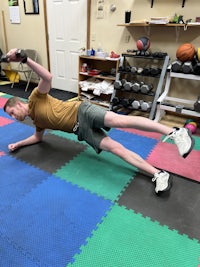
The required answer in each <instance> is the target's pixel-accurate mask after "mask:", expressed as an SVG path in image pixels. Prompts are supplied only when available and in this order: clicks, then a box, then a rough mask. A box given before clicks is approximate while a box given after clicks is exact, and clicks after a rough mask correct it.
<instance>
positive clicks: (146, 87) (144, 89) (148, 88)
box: [140, 84, 153, 94]
mask: <svg viewBox="0 0 200 267" xmlns="http://www.w3.org/2000/svg"><path fill="white" fill-rule="evenodd" d="M151 90H153V84H143V85H142V86H141V87H140V91H141V92H142V93H143V94H148V93H149V92H151Z"/></svg>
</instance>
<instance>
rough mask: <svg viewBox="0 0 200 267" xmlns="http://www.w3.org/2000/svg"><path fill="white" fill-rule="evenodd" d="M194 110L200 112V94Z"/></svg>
mask: <svg viewBox="0 0 200 267" xmlns="http://www.w3.org/2000/svg"><path fill="white" fill-rule="evenodd" d="M194 110H195V111H196V112H200V96H198V99H197V101H196V102H195V103H194Z"/></svg>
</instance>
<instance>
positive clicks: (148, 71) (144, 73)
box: [142, 68, 151, 76]
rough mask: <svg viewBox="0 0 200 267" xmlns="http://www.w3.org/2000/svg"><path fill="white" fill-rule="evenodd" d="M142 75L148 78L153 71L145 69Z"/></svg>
mask: <svg viewBox="0 0 200 267" xmlns="http://www.w3.org/2000/svg"><path fill="white" fill-rule="evenodd" d="M142 74H143V75H146V76H148V75H149V74H151V69H150V68H144V69H143V71H142Z"/></svg>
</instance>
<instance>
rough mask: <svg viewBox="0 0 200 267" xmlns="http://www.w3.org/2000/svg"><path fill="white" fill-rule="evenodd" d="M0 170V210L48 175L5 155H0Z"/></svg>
mask: <svg viewBox="0 0 200 267" xmlns="http://www.w3.org/2000/svg"><path fill="white" fill-rule="evenodd" d="M0 170H1V179H0V192H1V194H0V211H2V210H4V209H6V208H8V206H10V205H12V204H13V203H15V202H16V201H17V200H18V199H20V198H21V197H22V196H23V195H24V194H26V193H28V192H30V191H31V190H32V188H34V187H35V186H36V185H37V184H38V183H41V182H42V181H43V180H45V179H47V178H48V177H49V173H46V172H44V171H42V170H39V169H37V168H34V167H33V166H30V165H28V164H25V163H23V162H21V161H19V160H17V159H15V158H12V157H10V156H7V155H5V156H2V157H0Z"/></svg>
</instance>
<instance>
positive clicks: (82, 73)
mask: <svg viewBox="0 0 200 267" xmlns="http://www.w3.org/2000/svg"><path fill="white" fill-rule="evenodd" d="M79 74H80V75H84V76H87V77H94V78H96V79H102V80H111V81H115V77H114V76H103V75H90V74H88V73H87V72H80V73H79Z"/></svg>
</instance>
